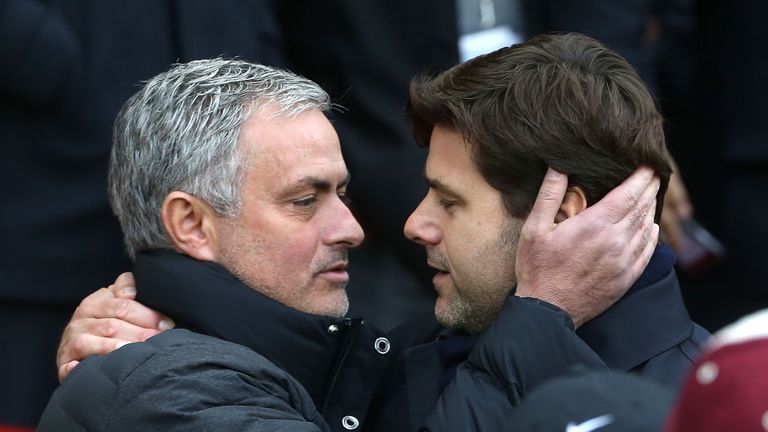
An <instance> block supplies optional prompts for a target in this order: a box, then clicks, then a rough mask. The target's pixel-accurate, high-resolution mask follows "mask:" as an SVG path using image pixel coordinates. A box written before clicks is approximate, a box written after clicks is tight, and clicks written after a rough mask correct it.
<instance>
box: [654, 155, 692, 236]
mask: <svg viewBox="0 0 768 432" xmlns="http://www.w3.org/2000/svg"><path fill="white" fill-rule="evenodd" d="M673 170H674V172H673V173H672V175H671V176H670V177H669V186H668V187H667V193H666V194H665V195H664V211H663V212H662V213H661V231H662V232H663V233H664V235H665V238H666V240H667V242H668V243H669V245H670V246H672V248H673V249H675V250H676V251H679V250H680V249H681V247H682V237H683V233H682V228H681V225H680V221H682V220H685V219H690V218H691V217H692V216H693V205H691V201H690V200H689V199H688V191H687V190H686V189H685V184H683V180H682V179H681V178H680V174H679V171H678V169H677V165H673Z"/></svg>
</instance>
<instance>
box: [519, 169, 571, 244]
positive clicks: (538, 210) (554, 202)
mask: <svg viewBox="0 0 768 432" xmlns="http://www.w3.org/2000/svg"><path fill="white" fill-rule="evenodd" d="M566 190H568V176H565V175H563V174H561V173H559V172H557V171H555V170H554V169H552V168H547V174H546V175H545V176H544V181H543V182H542V183H541V188H539V194H538V195H537V196H536V202H534V203H533V208H532V209H531V214H530V215H528V219H527V220H526V222H525V223H526V224H528V225H530V226H531V227H532V228H533V229H534V230H535V231H539V230H542V229H544V228H546V227H550V226H552V224H553V223H555V217H556V216H557V211H558V210H559V209H560V204H562V203H563V197H564V196H565V192H566Z"/></svg>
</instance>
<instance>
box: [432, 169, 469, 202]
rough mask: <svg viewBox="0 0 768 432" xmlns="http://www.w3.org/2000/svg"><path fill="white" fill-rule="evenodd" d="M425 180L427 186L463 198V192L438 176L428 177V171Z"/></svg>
mask: <svg viewBox="0 0 768 432" xmlns="http://www.w3.org/2000/svg"><path fill="white" fill-rule="evenodd" d="M424 181H426V182H427V186H429V187H430V188H432V189H434V190H436V191H438V192H440V193H443V194H446V195H451V196H452V197H454V198H461V194H460V193H459V192H458V191H456V190H455V189H453V188H452V187H451V186H448V185H447V184H445V183H443V182H441V181H440V180H438V179H436V178H432V177H428V176H427V174H426V173H425V174H424Z"/></svg>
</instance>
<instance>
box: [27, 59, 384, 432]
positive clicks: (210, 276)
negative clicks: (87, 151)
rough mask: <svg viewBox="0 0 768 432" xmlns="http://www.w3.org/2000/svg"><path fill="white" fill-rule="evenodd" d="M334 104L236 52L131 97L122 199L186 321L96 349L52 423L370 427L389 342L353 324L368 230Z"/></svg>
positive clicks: (149, 272) (118, 175) (155, 300)
mask: <svg viewBox="0 0 768 432" xmlns="http://www.w3.org/2000/svg"><path fill="white" fill-rule="evenodd" d="M329 108H330V102H329V97H328V95H327V94H326V92H325V91H323V90H322V89H321V88H320V87H319V86H317V85H316V84H315V83H313V82H311V81H309V80H307V79H304V78H302V77H299V76H296V75H294V74H292V73H290V72H287V71H283V70H278V69H275V68H271V67H267V66H262V65H255V64H250V63H247V62H244V61H238V60H224V59H214V60H200V61H193V62H190V63H188V64H181V65H176V66H175V67H173V68H172V69H171V70H170V71H168V72H165V73H162V74H160V75H158V76H156V77H155V78H153V79H151V80H150V81H149V82H147V83H146V85H145V86H144V87H143V88H142V89H141V90H140V91H139V92H138V93H137V94H136V95H134V96H133V97H132V98H130V99H129V100H128V102H127V103H126V104H125V106H124V107H123V109H122V110H121V112H120V114H119V115H118V118H117V120H116V123H115V129H114V147H113V149H112V154H111V162H110V174H109V194H110V200H111V203H112V207H113V209H114V211H115V213H116V214H117V216H118V218H119V220H120V223H121V226H122V228H123V232H124V234H125V243H126V246H127V249H128V253H129V255H130V256H131V258H132V259H134V261H135V267H134V270H133V271H134V274H135V278H136V281H137V284H138V286H140V287H141V301H142V302H144V303H146V304H147V305H150V306H152V307H154V308H156V309H158V310H161V311H163V312H165V313H167V314H169V315H170V316H173V318H174V319H175V320H176V322H177V324H178V325H179V327H182V328H184V329H186V330H172V331H168V332H165V333H164V334H162V335H160V336H158V337H155V338H153V339H151V340H150V341H149V342H147V343H143V344H132V345H129V346H126V347H124V348H122V349H120V350H117V351H115V353H114V354H113V355H111V356H107V357H100V358H91V359H89V360H87V361H84V362H83V364H82V366H80V367H78V368H77V370H76V371H74V372H73V373H72V375H71V378H70V379H68V380H67V381H66V382H65V383H64V385H63V386H62V387H60V388H59V389H58V390H57V391H56V393H55V394H54V395H53V398H52V400H51V402H50V403H49V405H48V407H47V409H46V412H45V413H44V415H43V417H42V419H41V422H40V424H39V430H43V431H46V430H83V429H81V428H84V429H86V430H112V431H119V430H160V429H168V428H174V427H175V428H184V429H185V430H190V429H197V430H202V429H205V428H213V429H215V430H292V431H304V430H306V431H317V430H330V429H329V426H328V424H329V423H330V424H335V425H338V427H337V428H334V429H341V427H342V425H343V426H344V427H351V426H357V424H358V423H359V420H358V418H362V417H363V414H364V413H365V410H366V409H367V406H368V404H369V402H370V399H371V394H372V392H373V390H374V386H373V385H370V386H368V387H361V386H360V383H361V381H365V380H370V381H371V382H372V383H375V382H377V381H378V379H379V377H378V376H376V375H375V373H376V372H377V371H381V370H383V369H384V366H385V363H386V362H387V361H388V356H387V355H386V354H387V352H388V350H389V345H388V344H389V342H388V341H387V339H384V338H383V337H382V336H383V334H382V333H379V332H378V330H375V329H372V328H370V327H368V326H366V325H365V324H364V323H363V322H362V320H359V319H347V318H344V315H345V314H346V312H347V307H348V301H347V295H346V292H345V285H346V284H347V281H348V274H347V251H348V249H349V248H352V247H355V246H357V245H359V244H360V242H361V241H362V240H363V231H362V229H361V227H360V225H358V223H357V221H356V220H355V218H354V217H353V216H352V214H351V212H350V210H349V208H348V207H347V203H346V195H345V194H346V187H347V183H348V182H349V173H348V172H347V168H346V166H345V164H344V160H343V159H342V156H341V151H340V147H339V140H338V138H337V136H336V132H335V131H334V129H333V127H332V126H331V124H330V122H329V121H328V120H327V119H326V117H325V115H324V111H327V110H328V109H329ZM211 336H214V337H211ZM361 371H365V374H364V375H362V376H361V374H360V372H361ZM349 388H356V389H357V391H356V392H354V393H350V392H341V391H340V390H339V389H349ZM86 407H87V408H86ZM320 410H322V413H323V416H321V414H320ZM323 417H324V418H323Z"/></svg>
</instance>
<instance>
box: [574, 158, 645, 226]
mask: <svg viewBox="0 0 768 432" xmlns="http://www.w3.org/2000/svg"><path fill="white" fill-rule="evenodd" d="M655 182H658V180H655V181H654V175H653V170H651V169H650V168H648V167H640V168H638V169H637V171H635V172H634V173H633V174H632V175H631V176H629V177H628V178H627V179H626V180H624V182H622V183H621V184H620V185H619V186H617V187H616V188H615V189H613V190H612V191H610V192H608V193H607V194H606V195H605V196H604V197H603V199H601V200H600V201H598V202H597V204H595V205H593V206H591V207H589V208H588V209H586V210H585V212H590V213H600V217H601V219H602V220H604V221H606V222H608V223H614V224H615V223H618V222H619V221H621V220H622V219H624V218H625V217H626V216H627V215H628V214H630V213H631V212H632V211H633V210H636V208H637V205H638V202H644V201H643V200H642V199H641V197H642V196H644V195H643V194H644V192H646V191H647V190H648V188H649V187H651V186H652V184H653V183H655ZM656 190H657V191H658V186H656Z"/></svg>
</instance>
